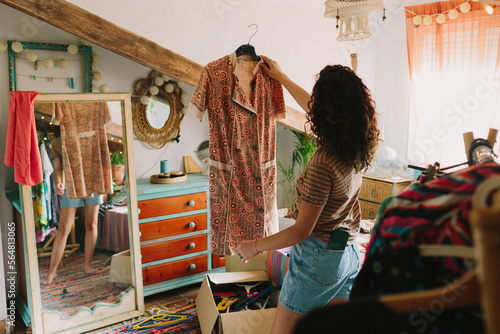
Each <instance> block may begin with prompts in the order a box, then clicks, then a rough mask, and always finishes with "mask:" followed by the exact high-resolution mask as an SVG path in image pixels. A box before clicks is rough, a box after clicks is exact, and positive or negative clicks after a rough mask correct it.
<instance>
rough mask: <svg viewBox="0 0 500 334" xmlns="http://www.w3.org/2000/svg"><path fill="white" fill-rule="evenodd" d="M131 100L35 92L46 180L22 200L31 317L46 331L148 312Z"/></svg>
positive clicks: (79, 327)
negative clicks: (139, 226) (144, 286)
mask: <svg viewBox="0 0 500 334" xmlns="http://www.w3.org/2000/svg"><path fill="white" fill-rule="evenodd" d="M130 103H131V102H130V95H129V94H40V95H38V96H37V98H36V100H35V108H34V110H35V119H36V128H37V135H38V139H39V146H40V152H41V157H42V170H43V172H44V181H43V182H42V184H41V185H39V186H37V187H35V188H31V187H27V186H22V203H23V211H24V214H23V219H24V226H25V243H26V248H27V250H28V252H27V255H28V256H27V266H26V271H27V272H26V275H27V283H28V284H27V285H28V289H29V291H30V296H31V298H28V304H30V305H28V309H29V313H30V314H29V316H30V318H31V324H32V327H33V328H36V329H38V330H40V329H43V333H75V332H79V333H81V332H85V331H88V330H91V329H94V328H99V327H102V326H105V325H107V324H112V323H116V322H120V321H123V320H126V319H130V318H133V317H136V316H138V315H141V314H143V313H144V302H143V298H142V295H143V294H142V276H141V270H140V268H141V265H140V250H139V230H138V223H137V202H136V200H135V199H136V189H135V184H136V183H135V176H134V162H133V161H134V160H133V146H132V117H131V108H130ZM117 164H121V165H124V168H122V170H124V174H123V175H121V176H120V175H115V173H117V170H119V169H118V168H116V165H117ZM40 332H42V331H40ZM37 333H38V331H37Z"/></svg>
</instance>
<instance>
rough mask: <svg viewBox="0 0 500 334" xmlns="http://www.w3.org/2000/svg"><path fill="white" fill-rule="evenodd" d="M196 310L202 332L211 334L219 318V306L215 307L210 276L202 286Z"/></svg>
mask: <svg viewBox="0 0 500 334" xmlns="http://www.w3.org/2000/svg"><path fill="white" fill-rule="evenodd" d="M196 308H197V309H198V320H199V322H200V328H201V332H202V333H211V332H212V328H214V325H215V322H216V321H217V317H218V316H219V311H218V310H217V305H215V301H214V297H213V296H212V290H211V289H210V283H209V280H208V276H206V275H205V278H204V279H203V283H202V284H201V288H200V291H199V292H198V296H197V297H196ZM200 309H203V312H200V311H199V310H200Z"/></svg>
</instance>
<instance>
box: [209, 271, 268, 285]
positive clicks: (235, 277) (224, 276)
mask: <svg viewBox="0 0 500 334" xmlns="http://www.w3.org/2000/svg"><path fill="white" fill-rule="evenodd" d="M208 276H209V277H210V281H212V283H214V284H226V283H243V282H257V281H267V280H269V275H268V273H267V272H265V271H261V270H257V271H237V272H231V273H215V274H209V275H208ZM205 279H206V277H205Z"/></svg>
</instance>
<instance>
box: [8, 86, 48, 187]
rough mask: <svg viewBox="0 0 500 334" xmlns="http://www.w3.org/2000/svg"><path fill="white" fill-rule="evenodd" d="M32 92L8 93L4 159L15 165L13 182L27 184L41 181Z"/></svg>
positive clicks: (35, 93)
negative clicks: (7, 122)
mask: <svg viewBox="0 0 500 334" xmlns="http://www.w3.org/2000/svg"><path fill="white" fill-rule="evenodd" d="M38 94H40V93H39V92H32V91H15V92H10V104H9V124H8V128H7V144H6V148H5V159H4V162H5V164H6V165H7V166H14V181H15V182H17V183H19V184H24V185H27V186H34V185H37V184H39V183H40V182H42V180H43V172H42V162H41V158H40V150H39V149H38V137H37V134H36V124H35V114H34V101H35V98H36V97H37V96H38Z"/></svg>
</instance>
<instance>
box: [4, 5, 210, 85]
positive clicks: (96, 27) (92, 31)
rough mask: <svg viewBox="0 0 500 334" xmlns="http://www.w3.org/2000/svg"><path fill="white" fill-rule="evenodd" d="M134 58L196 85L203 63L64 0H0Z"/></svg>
mask: <svg viewBox="0 0 500 334" xmlns="http://www.w3.org/2000/svg"><path fill="white" fill-rule="evenodd" d="M0 3H3V4H5V5H7V6H9V7H12V8H14V9H17V10H18V11H20V12H22V13H25V14H27V15H30V16H32V17H34V18H36V19H38V20H40V21H43V22H47V23H49V24H51V25H53V26H55V27H57V28H59V29H62V30H64V31H66V32H68V33H70V34H73V35H76V36H78V37H80V38H83V39H85V40H87V41H89V42H92V43H94V44H96V45H99V46H101V47H103V48H105V49H108V50H109V51H112V52H114V53H116V54H119V55H121V56H123V57H125V58H128V59H130V60H132V61H134V62H137V63H139V64H142V65H144V66H147V67H149V68H151V69H153V70H156V71H158V72H161V73H165V74H167V75H169V76H172V77H174V78H176V79H178V80H180V81H183V82H185V83H187V84H190V85H192V86H196V84H197V83H198V80H199V79H200V75H201V72H202V70H203V67H202V66H201V65H200V64H197V63H196V62H194V61H192V60H190V59H187V58H185V57H183V56H181V55H179V54H177V53H175V52H173V51H171V50H169V49H167V48H164V47H162V46H161V45H159V44H157V43H155V42H153V41H151V40H149V39H146V38H144V37H141V36H139V35H137V34H134V33H133V32H131V31H128V30H126V29H123V28H121V27H119V26H118V25H116V24H114V23H112V22H110V21H107V20H105V19H103V18H102V17H99V16H97V15H95V14H93V13H91V12H89V11H87V10H84V9H82V8H80V7H78V6H75V5H73V4H72V3H69V2H67V1H64V0H0Z"/></svg>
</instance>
